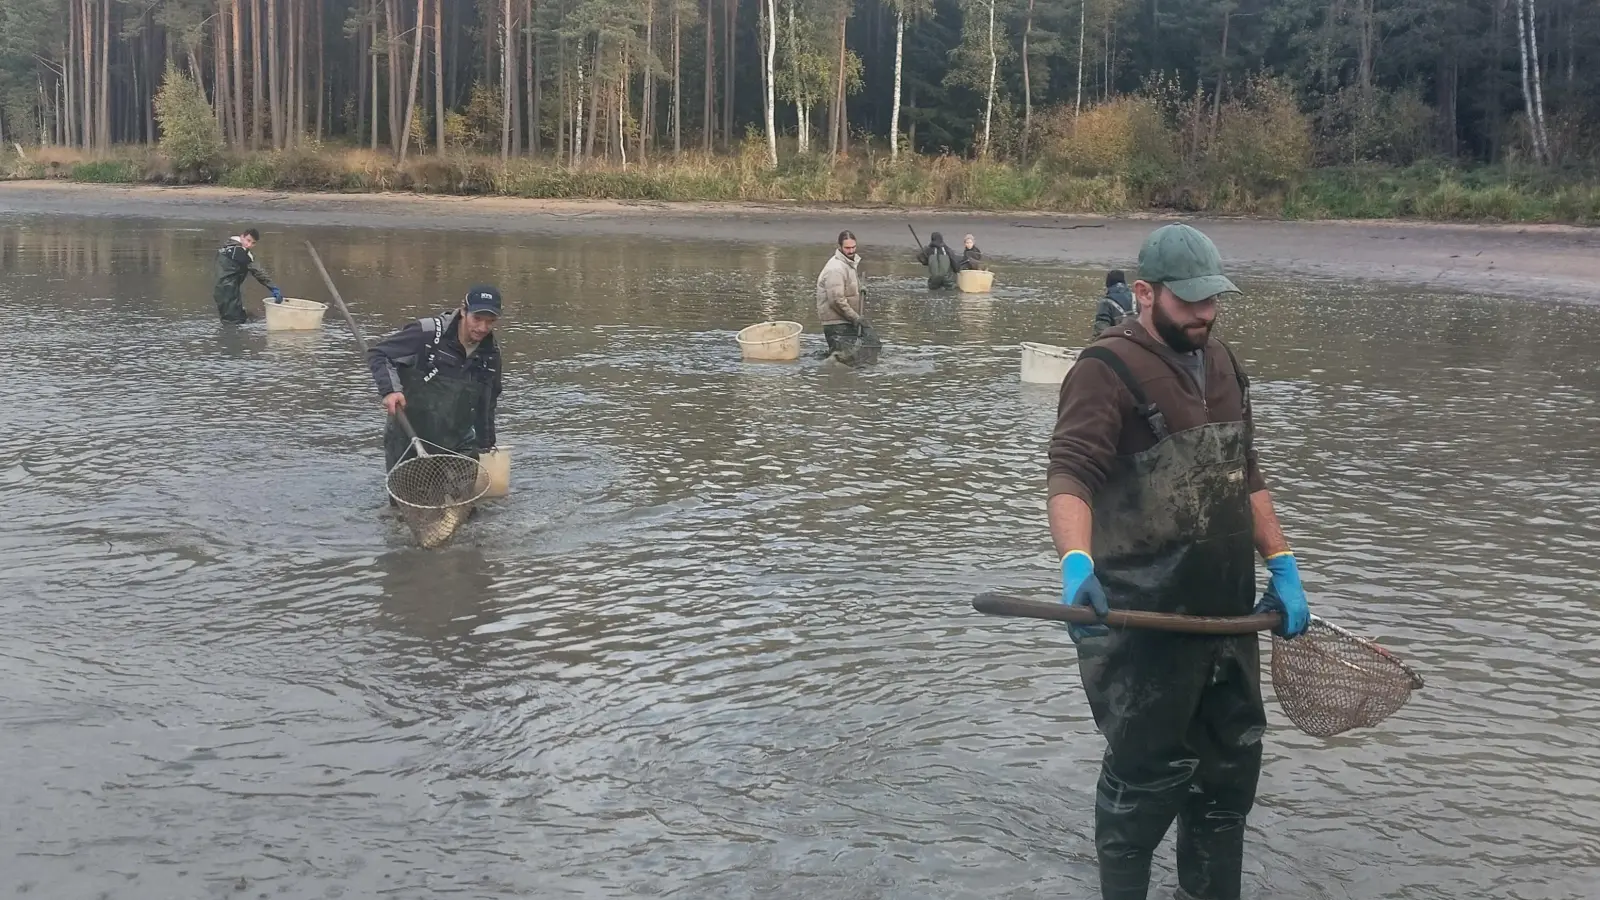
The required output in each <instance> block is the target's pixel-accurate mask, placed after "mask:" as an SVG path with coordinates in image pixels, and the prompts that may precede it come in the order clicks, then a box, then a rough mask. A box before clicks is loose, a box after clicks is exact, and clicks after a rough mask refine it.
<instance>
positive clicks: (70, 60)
mask: <svg viewBox="0 0 1600 900" xmlns="http://www.w3.org/2000/svg"><path fill="white" fill-rule="evenodd" d="M77 58H78V0H68V2H67V47H66V51H65V52H64V53H63V54H62V61H61V93H62V95H63V97H64V100H63V103H62V106H63V109H64V113H63V115H62V131H63V133H64V134H65V135H66V138H65V140H64V141H63V143H65V144H66V145H67V146H68V147H76V146H78V110H77V105H78V86H77V85H75V84H73V83H72V68H73V66H74V65H75V63H74V60H76V59H77Z"/></svg>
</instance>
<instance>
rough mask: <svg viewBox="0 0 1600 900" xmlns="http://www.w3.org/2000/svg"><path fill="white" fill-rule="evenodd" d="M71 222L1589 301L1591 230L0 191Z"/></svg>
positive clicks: (9, 201)
mask: <svg viewBox="0 0 1600 900" xmlns="http://www.w3.org/2000/svg"><path fill="white" fill-rule="evenodd" d="M12 214H24V215H26V214H42V215H82V216H95V217H130V218H156V219H189V220H200V221H219V222H227V223H229V224H230V225H238V226H240V227H243V226H246V225H266V226H271V225H319V226H344V227H349V228H374V229H394V228H418V229H447V230H481V231H493V232H500V233H507V232H519V233H527V234H549V233H561V234H566V235H573V234H580V235H581V234H596V235H599V234H632V235H648V236H655V237H660V238H663V239H667V240H682V239H705V240H728V241H756V242H763V243H777V244H818V245H821V246H827V245H828V244H830V243H831V242H832V240H833V237H834V235H836V234H837V232H838V231H839V230H840V229H842V228H849V229H851V230H853V231H854V232H855V233H856V235H857V236H858V238H859V239H860V241H861V243H862V247H863V250H864V252H865V254H866V256H867V258H868V259H871V258H872V257H873V256H875V255H879V254H882V253H885V252H892V253H896V254H898V253H900V252H901V251H903V250H906V249H907V248H908V246H909V244H910V240H911V238H910V235H909V234H908V233H907V232H906V229H905V224H906V223H907V222H911V223H912V224H913V225H915V226H916V227H917V229H918V231H919V233H920V234H921V235H922V236H923V238H924V239H926V237H927V235H928V234H929V233H930V232H931V231H933V230H934V229H939V230H941V231H943V232H945V233H946V235H947V237H957V238H958V237H959V235H961V234H962V233H965V232H969V231H970V232H973V233H975V234H976V235H977V236H978V242H979V244H980V245H981V246H982V247H983V248H984V249H985V251H986V252H987V253H988V254H989V255H990V257H991V258H993V259H995V260H997V261H998V262H1000V263H1001V264H1004V262H1005V261H1007V260H1016V261H1037V262H1051V263H1068V264H1073V265H1084V266H1094V267H1106V268H1113V267H1122V268H1129V269H1131V268H1132V267H1133V264H1134V257H1135V255H1136V254H1137V252H1138V247H1139V242H1140V240H1141V239H1142V238H1143V237H1144V235H1145V234H1146V233H1148V232H1149V230H1150V229H1151V228H1152V227H1154V226H1155V225H1156V224H1159V223H1162V222H1166V221H1174V220H1176V219H1178V218H1184V219H1185V220H1187V221H1190V222H1192V223H1193V224H1195V225H1197V226H1198V227H1201V228H1202V229H1204V230H1205V231H1206V233H1207V234H1209V235H1211V237H1212V238H1213V239H1214V240H1215V241H1216V242H1217V245H1218V246H1219V247H1220V248H1221V250H1222V253H1223V256H1224V257H1225V258H1226V259H1228V260H1229V262H1230V263H1232V264H1233V265H1235V266H1237V267H1238V268H1239V270H1240V271H1252V272H1256V273H1264V272H1279V273H1284V274H1288V275H1296V276H1301V277H1317V278H1328V279H1335V280H1355V279H1376V280H1383V281H1393V282H1397V283H1403V284H1409V285H1421V286H1430V287H1440V288H1453V289H1459V290H1469V291H1479V292H1489V293H1513V294H1525V295H1527V296H1529V297H1530V298H1535V299H1551V300H1564V301H1572V300H1577V301H1586V302H1596V301H1600V230H1597V229H1588V228H1577V227H1571V226H1559V225H1506V226H1495V225H1434V224H1422V223H1408V222H1279V221H1265V220H1254V219H1207V218H1203V217H1179V216H1170V217H1163V216H1155V215H1148V216H1119V217H1116V218H1100V217H1090V216H1060V215H1051V214H1045V213H1006V214H995V213H974V212H970V211H965V210H950V211H930V210H904V209H895V208H873V209H838V208H818V207H799V206H786V205H781V204H711V203H683V204H666V203H629V202H619V201H542V200H521V199H513V198H503V197H481V198H474V197H439V196H423V195H415V194H300V193H285V192H274V191H246V190H234V189H229V188H217V187H192V188H169V187H157V186H105V185H85V184H72V183H60V182H7V183H0V216H4V215H12Z"/></svg>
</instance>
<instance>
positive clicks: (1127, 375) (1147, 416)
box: [1078, 347, 1172, 441]
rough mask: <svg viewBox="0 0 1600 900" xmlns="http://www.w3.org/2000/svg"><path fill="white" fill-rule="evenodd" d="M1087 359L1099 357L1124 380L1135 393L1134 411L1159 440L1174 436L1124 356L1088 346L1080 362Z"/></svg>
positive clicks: (1107, 348)
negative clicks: (1123, 358) (1124, 360)
mask: <svg viewBox="0 0 1600 900" xmlns="http://www.w3.org/2000/svg"><path fill="white" fill-rule="evenodd" d="M1086 359H1098V360H1100V361H1101V362H1103V363H1105V364H1106V365H1107V366H1110V367H1111V371H1113V372H1115V373H1116V374H1117V377H1118V378H1119V379H1121V380H1122V384H1123V386H1124V387H1126V388H1127V389H1128V393H1130V394H1132V395H1133V411H1134V412H1136V413H1138V414H1139V415H1140V416H1142V417H1143V418H1144V421H1145V424H1147V425H1149V426H1150V430H1151V432H1153V433H1154V434H1155V436H1156V440H1157V441H1164V440H1166V439H1167V438H1169V437H1171V436H1172V431H1171V430H1170V429H1168V428H1167V417H1166V416H1164V415H1162V414H1161V410H1159V409H1157V408H1156V405H1155V404H1154V403H1151V402H1150V398H1149V396H1148V395H1146V394H1145V392H1144V388H1142V387H1140V386H1139V380H1138V379H1137V378H1134V377H1133V372H1132V371H1130V370H1129V369H1128V364H1127V363H1126V362H1123V360H1122V357H1120V356H1118V355H1117V354H1116V353H1115V352H1113V351H1112V350H1111V349H1110V348H1109V347H1088V348H1086V349H1085V350H1084V351H1083V352H1082V353H1079V354H1078V361H1079V362H1082V361H1083V360H1086Z"/></svg>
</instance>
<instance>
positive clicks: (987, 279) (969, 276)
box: [956, 269, 994, 294]
mask: <svg viewBox="0 0 1600 900" xmlns="http://www.w3.org/2000/svg"><path fill="white" fill-rule="evenodd" d="M956 287H957V288H958V289H960V291H961V293H963V294H987V293H989V289H990V288H992V287H994V273H993V272H990V271H989V270H987V269H962V270H961V271H959V272H957V273H956Z"/></svg>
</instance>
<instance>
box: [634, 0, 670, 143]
mask: <svg viewBox="0 0 1600 900" xmlns="http://www.w3.org/2000/svg"><path fill="white" fill-rule="evenodd" d="M674 2H676V0H674ZM655 39H656V4H655V0H644V85H643V91H642V92H641V93H640V95H639V152H638V154H637V155H638V157H639V162H644V159H645V147H646V146H647V145H648V144H649V138H650V135H651V132H652V131H654V123H653V121H652V120H653V119H654V118H655V116H654V113H655V108H656V102H655V100H656V97H655V85H654V83H653V82H652V80H651V76H652V74H653V73H652V72H651V71H650V60H651V59H652V58H653V57H654V56H655V49H656V40H655Z"/></svg>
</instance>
